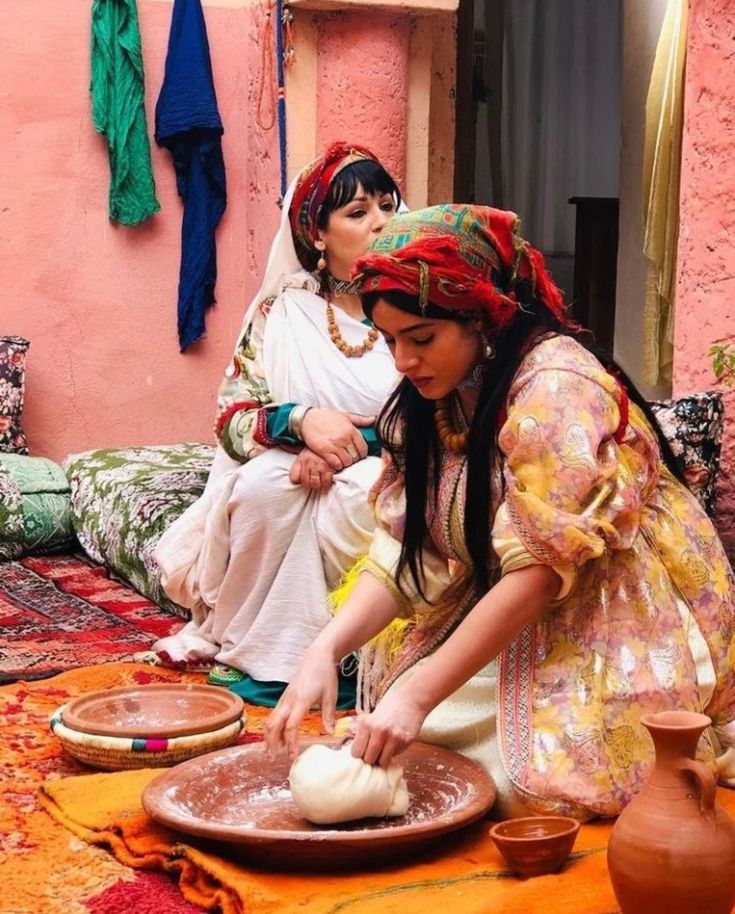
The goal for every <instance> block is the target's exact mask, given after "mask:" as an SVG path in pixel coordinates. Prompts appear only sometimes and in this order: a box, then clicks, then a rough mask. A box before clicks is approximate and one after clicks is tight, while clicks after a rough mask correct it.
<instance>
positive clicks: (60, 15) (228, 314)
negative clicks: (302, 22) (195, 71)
mask: <svg viewBox="0 0 735 914" xmlns="http://www.w3.org/2000/svg"><path fill="white" fill-rule="evenodd" d="M62 6H63V12H60V11H59V2H58V0H33V2H29V0H5V3H4V4H3V36H4V38H5V40H4V42H3V52H2V54H0V85H1V86H2V87H3V89H4V90H5V91H4V92H3V105H2V107H1V108H0V132H1V135H2V137H3V141H2V143H0V174H1V175H2V190H1V191H0V271H1V272H2V285H3V292H2V306H0V334H22V335H24V336H27V337H28V338H29V339H30V340H31V348H30V352H29V364H28V376H27V398H26V410H25V415H24V423H23V424H24V427H25V429H26V432H27V435H28V438H29V443H30V447H31V449H32V452H33V453H36V454H46V455H48V456H51V457H53V458H57V459H58V458H61V457H62V456H63V455H65V454H67V453H69V452H73V451H78V450H84V449H87V448H92V447H101V446H117V445H126V444H147V443H168V442H174V441H184V440H206V441H208V440H211V439H212V419H213V413H214V396H215V391H216V387H217V384H218V382H219V378H220V375H221V372H222V370H223V368H224V366H225V364H226V363H227V361H228V359H229V357H230V353H231V350H232V346H233V343H234V339H235V336H236V333H237V329H238V327H239V325H240V321H241V317H242V313H243V309H244V306H245V302H246V301H247V300H248V299H249V296H251V295H252V294H253V293H254V291H255V289H256V287H257V279H258V276H259V274H260V271H261V269H262V266H263V264H264V262H265V257H266V254H267V247H268V244H269V242H270V238H271V237H272V234H273V230H274V227H275V225H276V222H277V219H278V208H277V206H276V202H275V201H276V199H277V196H278V179H277V169H278V156H277V138H276V135H275V132H271V133H268V134H266V135H263V133H262V131H260V130H259V129H258V128H257V126H255V124H254V118H253V113H252V112H253V111H254V109H255V104H254V93H255V90H256V88H257V76H258V72H259V51H258V46H257V36H258V33H259V29H258V25H259V23H258V21H257V19H256V16H257V13H256V12H255V11H254V10H253V9H250V8H247V7H243V6H239V7H237V6H234V7H233V6H231V7H230V8H226V7H222V6H213V5H209V4H208V3H207V2H206V0H205V15H206V19H207V26H208V31H209V41H210V47H211V52H212V60H213V66H214V72H215V80H216V85H217V93H218V100H219V105H220V111H221V114H222V118H223V120H224V124H225V136H224V154H225V162H226V167H227V180H228V191H229V202H228V207H227V211H226V213H225V216H224V218H223V220H222V222H221V223H220V227H219V234H218V245H217V247H218V262H219V279H218V282H217V298H218V303H217V305H215V307H214V308H213V309H210V311H209V314H208V318H207V328H208V336H207V338H206V339H205V340H204V341H202V342H200V343H198V344H197V345H196V346H195V347H194V348H193V349H192V350H190V351H189V352H188V353H187V354H185V355H181V354H180V353H179V351H178V344H177V338H176V289H177V282H178V266H179V253H180V226H181V205H180V202H179V200H178V199H177V197H176V190H175V183H174V174H173V169H172V167H171V164H170V157H169V154H168V153H167V152H164V151H162V150H159V149H158V148H157V147H156V146H155V144H152V155H153V168H154V173H155V178H156V185H157V191H158V198H159V201H160V202H161V206H162V210H161V212H160V213H159V214H158V215H157V216H155V217H153V219H152V220H149V221H148V222H147V223H146V224H145V225H143V226H141V227H138V228H134V229H131V228H121V227H119V226H116V225H112V224H110V222H109V221H108V218H107V190H108V181H109V167H108V163H107V153H106V147H105V144H104V142H103V140H102V139H101V138H100V137H99V136H97V135H96V134H95V133H94V130H93V128H92V124H91V120H90V111H89V89H88V87H89V17H90V8H91V3H90V0H64V2H63V4H62ZM138 7H139V14H140V26H141V35H142V42H143V53H144V60H145V75H146V100H147V109H148V127H149V133H150V134H151V135H152V133H153V107H154V104H155V99H156V97H157V95H158V90H159V89H160V85H161V81H162V77H163V65H164V60H165V53H166V45H167V39H168V27H169V21H170V15H171V8H172V7H171V2H169V0H139V3H138Z"/></svg>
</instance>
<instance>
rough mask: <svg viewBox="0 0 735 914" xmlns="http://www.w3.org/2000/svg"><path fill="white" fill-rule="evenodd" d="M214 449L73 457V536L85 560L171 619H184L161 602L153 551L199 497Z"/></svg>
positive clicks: (162, 449) (176, 609) (130, 450)
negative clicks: (110, 572)
mask: <svg viewBox="0 0 735 914" xmlns="http://www.w3.org/2000/svg"><path fill="white" fill-rule="evenodd" d="M213 456H214V447H213V446H208V445H204V444H176V445H160V446H158V445H157V446H153V447H136V448H125V449H114V450H97V451H87V452H86V453H83V454H73V455H72V456H71V457H68V458H67V460H66V463H65V466H66V471H67V475H68V477H69V481H70V483H71V508H72V519H73V522H74V529H75V530H76V533H77V537H78V538H79V542H80V543H81V544H82V546H83V548H84V549H85V551H86V552H87V553H88V555H89V556H90V557H91V558H93V559H95V561H97V562H101V563H102V564H104V565H107V566H108V567H109V568H111V569H112V570H113V571H114V572H115V573H117V574H119V575H120V576H121V577H122V578H124V579H125V580H126V581H129V582H130V583H131V584H132V585H133V587H135V588H136V590H138V591H140V593H142V594H144V595H145V596H147V597H148V598H149V599H150V600H153V601H154V602H155V603H158V604H159V606H162V607H164V608H166V609H168V610H170V611H171V612H173V613H175V614H177V615H180V616H188V614H189V613H188V610H185V609H183V608H182V607H181V606H178V605H177V604H176V603H173V602H172V601H171V600H169V599H168V597H166V595H165V594H164V593H163V590H162V588H161V580H160V571H159V568H158V566H157V565H156V563H155V562H154V560H153V550H154V548H155V546H156V544H157V543H158V540H159V539H160V537H161V534H162V533H163V531H164V530H165V529H166V528H167V527H168V526H169V525H170V524H172V523H173V521H174V520H176V518H177V517H179V516H180V515H181V514H183V512H184V511H185V510H186V508H188V507H189V505H191V504H192V503H193V502H194V501H196V499H197V498H198V497H199V496H200V495H201V494H202V492H203V491H204V486H205V483H206V481H207V476H208V475H209V467H210V465H211V463H212V458H213Z"/></svg>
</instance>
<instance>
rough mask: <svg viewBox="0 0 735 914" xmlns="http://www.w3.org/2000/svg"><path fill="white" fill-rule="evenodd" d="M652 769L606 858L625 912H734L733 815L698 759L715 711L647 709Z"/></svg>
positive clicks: (644, 719)
mask: <svg viewBox="0 0 735 914" xmlns="http://www.w3.org/2000/svg"><path fill="white" fill-rule="evenodd" d="M641 723H642V724H643V726H644V727H646V728H647V729H648V731H649V732H650V734H651V737H652V738H653V744H654V746H655V749H656V760H655V763H654V766H653V770H652V771H651V774H650V776H649V778H648V780H647V781H646V783H645V784H644V785H643V788H642V789H641V791H640V793H639V794H638V795H637V796H636V797H635V798H634V799H633V800H632V801H631V803H630V804H629V805H628V806H627V807H626V808H625V809H624V810H623V812H622V813H621V815H620V816H619V818H618V820H617V822H616V823H615V826H614V828H613V832H612V836H611V838H610V843H609V845H608V852H607V863H608V868H609V870H610V879H611V881H612V885H613V889H614V890H615V895H616V896H617V899H618V903H619V905H620V908H621V911H622V914H654V912H662V914H700V912H701V914H704V912H706V914H730V912H731V910H732V907H733V904H734V903H735V822H734V821H733V820H732V819H731V818H730V816H729V815H728V814H727V813H726V812H725V810H724V809H723V808H722V807H721V806H720V804H719V803H717V801H716V799H715V789H716V784H717V779H716V775H715V773H714V772H713V771H712V769H711V768H710V767H709V766H708V765H705V764H704V763H703V762H700V761H697V760H696V759H695V758H694V755H695V751H696V748H697V742H698V741H699V737H700V736H701V734H702V732H703V731H704V730H705V729H706V728H707V727H708V726H710V724H711V721H710V719H709V717H706V716H705V715H704V714H695V713H693V712H690V711H662V712H660V713H658V714H647V715H644V716H643V717H642V718H641Z"/></svg>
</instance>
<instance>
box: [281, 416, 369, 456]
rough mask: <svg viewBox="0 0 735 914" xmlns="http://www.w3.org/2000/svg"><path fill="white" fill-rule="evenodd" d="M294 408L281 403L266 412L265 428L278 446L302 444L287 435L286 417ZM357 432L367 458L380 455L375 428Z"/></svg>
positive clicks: (297, 439) (361, 429)
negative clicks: (363, 443) (364, 445)
mask: <svg viewBox="0 0 735 914" xmlns="http://www.w3.org/2000/svg"><path fill="white" fill-rule="evenodd" d="M294 406H296V404H295V403H282V404H281V405H280V406H276V407H275V408H274V409H269V410H268V418H267V419H266V428H267V430H268V434H269V435H270V436H271V438H273V440H274V441H277V442H278V444H302V442H301V440H300V439H299V438H295V437H294V436H293V435H289V433H288V417H289V416H290V415H291V410H292V409H293V408H294ZM358 431H359V432H360V434H361V435H362V437H363V439H364V441H365V444H367V446H368V456H369V457H378V456H379V455H380V444H379V443H378V435H377V432H376V431H375V426H374V425H370V426H368V427H367V428H360V429H358Z"/></svg>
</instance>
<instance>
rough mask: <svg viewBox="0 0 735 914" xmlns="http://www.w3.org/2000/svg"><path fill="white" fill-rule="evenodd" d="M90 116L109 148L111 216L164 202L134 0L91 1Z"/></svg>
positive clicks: (138, 218) (128, 216) (133, 220)
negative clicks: (155, 164)
mask: <svg viewBox="0 0 735 914" xmlns="http://www.w3.org/2000/svg"><path fill="white" fill-rule="evenodd" d="M90 89H91V92H92V122H93V123H94V127H95V130H97V132H98V133H101V134H103V135H104V136H105V137H106V138H107V148H108V150H109V154H110V172H111V178H110V219H112V220H114V221H116V222H121V223H122V224H123V225H137V224H138V223H139V222H143V220H144V219H147V218H148V217H149V216H152V215H153V214H154V213H157V212H158V211H159V209H160V208H161V207H160V205H159V203H158V200H156V186H155V183H154V181H153V172H152V171H151V150H150V145H149V143H148V131H147V127H146V119H145V107H144V98H143V57H142V54H141V50H140V30H139V28H138V10H137V8H136V5H135V0H94V2H93V3H92V81H91V85H90Z"/></svg>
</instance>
